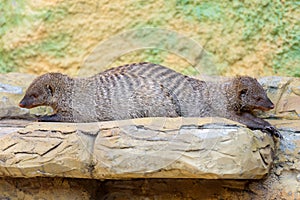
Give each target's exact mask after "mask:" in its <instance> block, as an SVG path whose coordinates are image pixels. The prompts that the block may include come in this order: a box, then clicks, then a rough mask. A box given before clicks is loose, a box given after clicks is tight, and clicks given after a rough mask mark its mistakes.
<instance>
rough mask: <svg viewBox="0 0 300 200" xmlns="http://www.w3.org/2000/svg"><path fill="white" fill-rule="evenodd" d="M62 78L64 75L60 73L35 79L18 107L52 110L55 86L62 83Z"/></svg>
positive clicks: (48, 74)
mask: <svg viewBox="0 0 300 200" xmlns="http://www.w3.org/2000/svg"><path fill="white" fill-rule="evenodd" d="M64 76H66V75H63V74H60V73H47V74H44V75H41V76H39V77H37V78H36V79H35V80H34V81H33V82H32V83H31V84H30V86H29V87H28V89H27V90H26V93H25V96H24V97H23V99H22V100H21V101H20V103H19V106H20V107H22V108H34V107H37V106H51V107H53V108H54V107H55V99H54V93H55V90H56V85H57V84H58V83H59V82H60V81H62V79H63V77H64Z"/></svg>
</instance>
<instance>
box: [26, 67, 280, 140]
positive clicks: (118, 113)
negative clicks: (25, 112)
mask: <svg viewBox="0 0 300 200" xmlns="http://www.w3.org/2000/svg"><path fill="white" fill-rule="evenodd" d="M40 105H47V106H51V107H52V108H53V109H54V111H55V112H56V114H54V115H51V116H44V117H42V118H41V119H40V121H70V122H72V121H73V122H91V121H104V120H118V119H130V118H137V117H163V116H165V117H178V116H183V117H216V116H218V117H224V118H228V119H231V120H234V121H238V122H240V123H242V124H245V125H246V126H247V127H249V128H251V129H260V130H263V131H265V132H268V133H271V134H272V135H275V136H276V137H281V135H280V133H279V132H278V131H277V130H276V128H274V127H273V126H272V125H271V124H270V123H268V122H267V121H265V120H263V119H260V118H258V117H255V116H254V115H253V114H252V111H253V110H254V109H259V110H270V109H272V108H274V105H273V103H272V102H271V101H270V100H269V98H268V97H267V95H266V93H265V91H264V90H263V88H262V86H261V85H260V84H259V83H258V82H257V80H256V79H253V78H251V77H246V76H242V77H235V78H233V79H230V80H228V81H224V82H208V81H206V82H205V81H200V80H197V79H194V78H191V77H188V76H185V75H183V74H180V73H177V72H175V71H174V70H171V69H169V68H166V67H164V66H161V65H157V64H153V63H137V64H131V65H124V66H120V67H117V68H113V69H110V70H107V71H105V72H102V73H100V74H97V75H95V76H93V77H90V78H85V79H84V78H82V79H76V78H75V79H73V78H70V77H68V76H66V75H62V74H58V73H50V74H45V75H42V76H41V77H38V78H37V79H36V80H34V81H33V83H32V84H31V85H30V86H29V88H28V89H27V91H26V94H25V96H24V98H23V100H22V101H21V102H20V106H21V107H25V108H31V107H36V106H40Z"/></svg>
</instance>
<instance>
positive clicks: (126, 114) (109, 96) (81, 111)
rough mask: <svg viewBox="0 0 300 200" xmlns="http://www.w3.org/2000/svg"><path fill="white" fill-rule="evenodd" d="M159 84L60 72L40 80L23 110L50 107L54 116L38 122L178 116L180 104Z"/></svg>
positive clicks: (132, 77)
mask: <svg viewBox="0 0 300 200" xmlns="http://www.w3.org/2000/svg"><path fill="white" fill-rule="evenodd" d="M175 101H176V100H175V99H173V97H172V95H171V94H170V93H168V91H167V90H166V89H165V88H164V87H163V86H162V85H161V84H158V83H157V82H155V81H153V80H151V79H146V78H144V77H137V76H135V75H127V74H122V73H114V74H112V73H106V72H103V73H101V74H98V75H96V76H92V77H89V78H70V77H69V76H67V75H63V74H60V73H47V74H44V75H42V76H39V77H37V78H36V79H35V80H34V81H33V82H32V83H31V85H30V86H29V87H28V89H27V91H26V94H25V96H24V98H23V99H22V100H21V102H20V103H19V106H20V107H23V108H33V107H37V106H42V105H44V106H51V107H52V108H53V110H54V112H55V113H54V114H53V115H50V116H43V117H41V118H39V121H61V122H96V121H107V120H121V119H130V118H142V117H164V116H170V117H177V116H179V114H178V113H177V112H178V110H179V109H178V108H177V107H178V106H177V105H178V103H176V102H175Z"/></svg>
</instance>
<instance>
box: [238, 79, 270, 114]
mask: <svg viewBox="0 0 300 200" xmlns="http://www.w3.org/2000/svg"><path fill="white" fill-rule="evenodd" d="M234 85H235V86H236V87H237V90H236V91H237V98H238V102H239V104H240V105H239V106H238V107H239V110H248V111H249V110H250V111H252V110H254V109H258V110H263V111H268V110H271V109H273V108H274V104H273V103H272V102H271V100H270V99H269V98H268V96H267V94H266V92H265V90H264V89H263V87H262V86H261V85H260V84H259V83H258V81H257V80H256V79H255V78H251V77H248V76H239V77H236V78H235V80H234Z"/></svg>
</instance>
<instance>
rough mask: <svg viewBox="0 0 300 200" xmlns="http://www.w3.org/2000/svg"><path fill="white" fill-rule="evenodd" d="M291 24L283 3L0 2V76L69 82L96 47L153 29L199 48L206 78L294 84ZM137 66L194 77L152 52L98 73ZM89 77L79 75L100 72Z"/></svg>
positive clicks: (183, 63)
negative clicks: (275, 78)
mask: <svg viewBox="0 0 300 200" xmlns="http://www.w3.org/2000/svg"><path fill="white" fill-rule="evenodd" d="M299 19H300V2H299V1H285V0H253V1H242V0H230V1H229V0H228V1H219V0H207V1H204V0H203V1H202V0H199V1H196V0H148V1H145V0H126V1H124V0H101V1H100V0H86V1H83V0H73V1H68V0H48V1H46V0H0V73H7V72H23V73H29V74H43V73H46V72H54V71H55V72H62V73H66V74H69V75H74V76H76V75H78V73H79V71H80V68H81V67H82V66H83V63H84V60H85V59H86V58H87V57H88V56H89V55H90V54H91V53H92V52H93V50H94V49H95V48H96V47H97V46H98V45H99V43H101V42H103V41H106V40H109V38H111V37H113V36H114V35H117V34H120V33H122V32H126V31H128V30H132V29H141V28H147V27H154V28H161V29H166V30H171V31H175V32H177V33H178V34H180V35H183V36H185V37H188V38H190V39H191V40H194V41H196V42H197V43H199V44H200V45H201V46H203V47H204V48H205V50H206V52H207V55H209V59H211V62H213V63H214V64H213V67H214V74H218V75H224V76H233V75H237V74H240V75H250V76H255V77H260V76H269V75H280V76H294V77H300V21H299ZM102 56H103V57H105V55H102ZM142 61H148V62H154V63H157V64H162V65H165V66H168V67H170V68H173V69H175V70H176V71H179V72H182V73H185V74H190V75H196V74H197V73H198V72H197V70H194V69H193V66H192V65H191V63H189V62H188V61H187V60H186V59H185V58H183V57H180V56H178V55H176V54H174V53H172V52H169V51H166V50H164V49H159V48H153V49H137V50H135V51H130V52H128V53H126V54H124V55H122V56H119V57H118V58H116V59H115V60H114V61H113V62H112V63H111V64H110V65H109V66H106V67H105V68H110V67H116V66H119V65H123V64H127V63H132V62H142ZM96 70H97V71H95V69H90V70H89V72H88V73H87V74H95V73H97V72H100V71H103V70H104V69H102V68H101V69H96ZM207 74H210V72H207Z"/></svg>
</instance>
